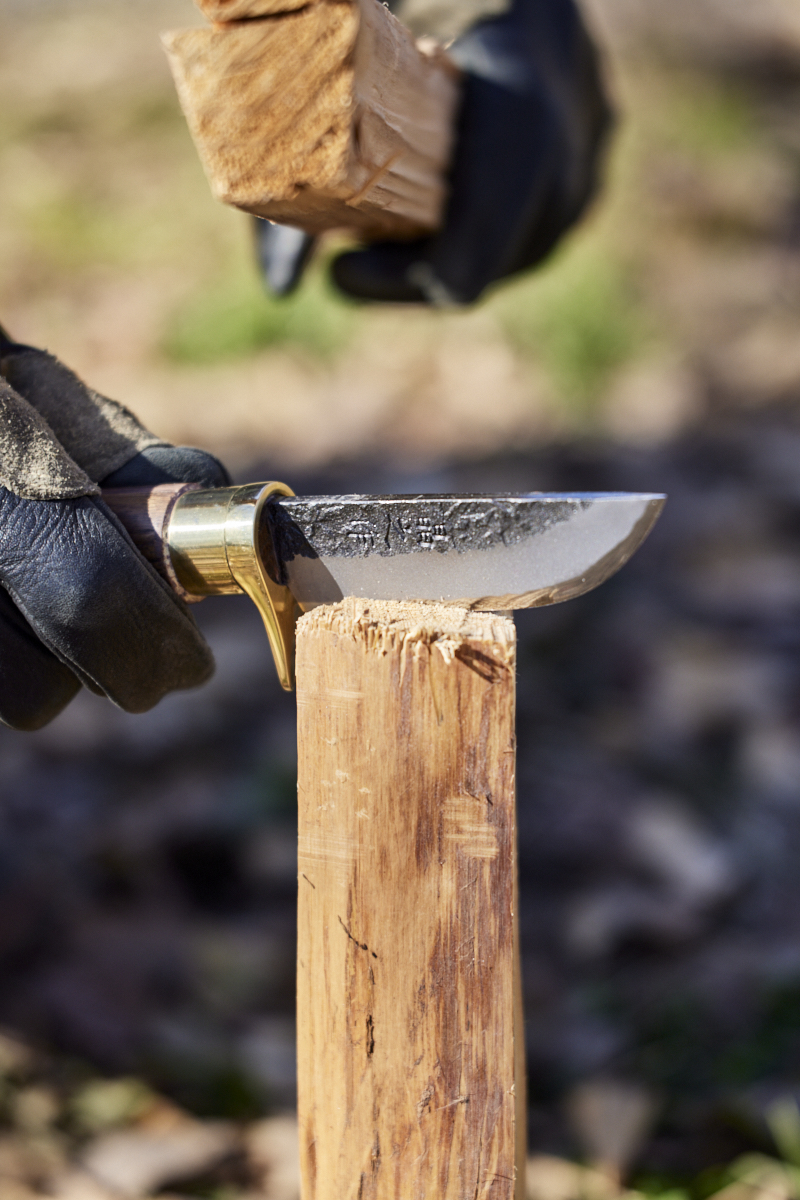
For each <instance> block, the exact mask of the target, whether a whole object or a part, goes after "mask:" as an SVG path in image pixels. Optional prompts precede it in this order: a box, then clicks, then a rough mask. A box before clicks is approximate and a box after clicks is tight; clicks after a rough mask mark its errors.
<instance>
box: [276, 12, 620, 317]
mask: <svg viewBox="0 0 800 1200" xmlns="http://www.w3.org/2000/svg"><path fill="white" fill-rule="evenodd" d="M448 52H449V54H450V55H451V57H452V58H453V59H454V60H455V62H456V63H458V65H459V66H460V67H461V68H462V70H463V71H464V72H465V80H464V91H463V102H462V107H461V113H460V119H459V127H458V133H457V140H456V150H455V160H454V163H453V169H452V173H451V193H450V201H449V204H448V209H447V213H446V217H445V222H444V226H443V228H442V229H441V230H440V231H439V232H438V233H437V234H435V235H434V236H433V237H427V238H421V239H419V240H418V241H413V242H380V243H376V244H374V245H372V246H369V247H367V248H366V249H363V250H355V251H350V252H348V253H345V254H342V255H340V256H339V258H337V259H336V260H335V261H334V263H333V267H332V273H333V278H334V280H335V281H336V283H337V284H338V286H339V287H340V288H341V289H342V291H344V292H346V293H347V294H348V295H350V296H354V297H356V298H357V299H362V300H383V301H390V302H394V303H429V304H435V305H443V304H470V303H472V302H473V301H474V300H476V299H477V298H478V297H479V296H480V295H481V293H482V292H483V291H484V290H485V289H486V288H487V287H488V286H489V285H490V284H491V283H494V282H495V281H497V280H500V279H505V278H507V277H508V276H510V275H515V274H516V273H517V272H519V271H523V270H525V269H526V268H528V267H531V266H533V265H534V264H535V263H537V262H539V261H540V260H541V259H543V258H544V257H545V256H546V255H547V254H548V253H549V252H550V250H551V249H552V248H553V246H554V245H555V243H556V242H557V241H558V239H559V237H560V236H561V234H562V233H564V231H565V230H566V229H567V228H568V227H569V226H570V225H572V224H573V222H574V221H575V220H577V218H578V217H579V216H580V214H581V212H582V210H583V208H584V207H585V205H586V204H587V202H588V200H589V199H590V198H591V196H592V194H593V192H594V190H595V187H596V183H597V176H598V168H599V161H600V158H601V151H602V149H603V146H604V143H605V140H606V135H607V133H608V130H609V127H610V124H611V114H610V110H609V107H608V105H607V103H606V100H605V97H604V94H603V88H602V84H601V80H600V72H599V67H598V61H597V55H596V51H595V49H594V47H593V45H592V43H591V41H590V39H589V36H588V34H587V33H586V30H585V28H584V26H583V23H582V21H581V18H580V14H579V12H578V9H577V7H576V5H575V3H574V0H513V2H512V5H511V7H510V9H509V11H508V12H506V13H504V14H503V15H502V16H498V17H492V18H489V19H486V20H482V21H479V22H478V23H477V24H475V25H474V26H473V27H472V28H471V29H469V30H468V31H467V33H465V34H464V35H462V36H461V37H460V38H458V39H457V40H456V41H455V42H454V43H453V44H452V45H451V46H450V47H449V48H448ZM291 232H292V233H293V234H295V240H296V245H297V249H296V254H297V256H298V265H297V268H294V269H293V268H292V267H291V266H287V265H286V262H285V259H286V251H287V243H286V240H285V239H282V238H281V237H280V233H279V232H278V230H276V229H275V228H274V227H273V228H272V230H271V231H268V232H267V234H266V235H265V240H264V242H263V244H262V249H261V258H262V263H263V264H264V270H265V273H266V274H267V278H268V280H269V278H270V276H274V277H275V279H276V280H277V279H278V278H280V279H285V280H286V281H287V282H286V284H285V286H283V287H281V286H274V285H273V290H274V291H276V292H277V294H279V295H280V294H286V293H288V292H289V291H291V290H292V289H293V287H294V286H295V285H296V283H297V280H298V278H299V275H300V273H301V271H302V267H303V265H304V262H305V260H306V259H307V258H308V256H309V239H305V241H302V240H301V239H302V237H303V235H298V234H296V231H291ZM293 244H294V243H293ZM265 247H266V249H265ZM271 257H272V258H275V259H276V263H278V259H280V262H279V264H278V265H276V266H275V267H274V268H273V269H272V270H271V271H270V270H269V269H268V268H269V266H270V262H271Z"/></svg>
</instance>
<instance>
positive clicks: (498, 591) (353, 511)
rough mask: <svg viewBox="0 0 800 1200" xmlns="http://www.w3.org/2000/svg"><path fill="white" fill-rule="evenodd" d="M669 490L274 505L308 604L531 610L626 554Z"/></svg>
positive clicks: (279, 554) (273, 522) (292, 575)
mask: <svg viewBox="0 0 800 1200" xmlns="http://www.w3.org/2000/svg"><path fill="white" fill-rule="evenodd" d="M664 500H665V497H664V496H662V495H656V494H635V493H625V492H605V493H604V492H599V493H590V492H583V493H577V494H576V493H571V494H564V495H562V494H546V493H530V494H527V495H519V496H305V497H292V498H288V499H282V500H279V501H275V502H274V503H272V504H271V505H270V506H269V518H268V519H269V524H270V530H271V534H272V543H273V547H274V556H273V564H272V569H273V571H274V573H275V576H276V578H278V579H279V580H280V581H281V582H285V583H287V584H288V586H289V587H290V589H291V591H292V593H293V594H294V596H295V598H296V599H297V601H298V603H299V604H300V606H301V608H303V609H309V608H313V607H314V606H316V605H318V604H329V603H334V602H335V601H337V600H341V599H342V598H343V597H345V596H362V597H365V598H369V599H372V600H432V601H438V602H440V603H442V602H443V603H445V604H461V605H464V606H466V607H469V608H479V609H510V608H533V607H537V606H539V605H543V604H555V603H557V602H558V601H560V600H569V599H571V598H572V597H574V596H580V595H582V594H583V593H584V592H588V591H590V590H591V589H592V588H594V587H597V586H598V584H600V583H602V582H603V581H604V580H605V579H608V577H609V576H610V575H613V574H614V572H615V571H618V570H619V568H620V567H621V566H622V565H623V564H624V563H625V562H627V560H628V559H629V558H630V556H631V555H632V554H633V553H634V551H635V550H636V549H637V547H638V546H639V545H641V543H642V542H643V541H644V539H645V537H646V536H647V534H648V533H649V532H650V530H651V529H652V527H653V525H654V524H655V521H656V519H657V518H658V516H659V513H660V512H661V509H662V508H663V505H664Z"/></svg>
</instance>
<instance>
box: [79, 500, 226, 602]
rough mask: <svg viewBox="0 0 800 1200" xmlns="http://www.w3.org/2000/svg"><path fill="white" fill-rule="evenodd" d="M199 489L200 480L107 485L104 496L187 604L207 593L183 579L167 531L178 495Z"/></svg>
mask: <svg viewBox="0 0 800 1200" xmlns="http://www.w3.org/2000/svg"><path fill="white" fill-rule="evenodd" d="M199 490H200V484H199V483H159V484H156V486H155V487H127V488H103V492H102V499H103V500H104V501H105V503H106V504H107V505H108V507H109V508H110V509H111V511H112V512H113V513H114V515H115V516H116V517H117V518H118V519H119V520H120V521H121V522H122V524H123V525H124V526H125V528H126V530H127V531H128V533H129V534H130V536H131V538H132V539H133V541H134V543H135V545H136V548H137V549H138V550H139V552H140V554H142V555H144V557H145V558H146V559H147V561H148V562H149V563H152V565H153V566H154V567H155V569H156V570H157V571H158V573H159V575H161V577H162V578H163V579H166V581H167V583H168V584H169V585H170V587H171V588H172V589H173V590H174V591H175V592H177V593H178V595H179V596H180V597H181V599H182V600H185V601H186V602H187V604H197V603H198V601H200V600H202V599H203V597H202V596H194V595H192V593H191V592H187V590H186V588H185V587H183V585H182V584H181V583H180V582H179V580H178V577H177V575H176V574H175V569H174V567H173V565H172V559H171V557H170V552H169V545H168V544H167V541H166V538H165V534H166V529H167V526H168V524H169V518H170V516H171V514H172V510H173V508H174V507H175V502H176V500H177V499H178V497H179V496H185V495H186V493H187V492H196V491H199Z"/></svg>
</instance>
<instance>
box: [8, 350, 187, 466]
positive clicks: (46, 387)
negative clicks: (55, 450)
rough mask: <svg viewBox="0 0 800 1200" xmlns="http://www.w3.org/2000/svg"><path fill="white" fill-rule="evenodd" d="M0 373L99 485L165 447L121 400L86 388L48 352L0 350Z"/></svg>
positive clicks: (161, 439) (160, 439)
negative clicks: (154, 449)
mask: <svg viewBox="0 0 800 1200" xmlns="http://www.w3.org/2000/svg"><path fill="white" fill-rule="evenodd" d="M0 371H2V374H3V375H4V376H5V378H6V380H7V381H8V383H9V384H10V385H11V387H12V388H13V389H14V390H15V391H16V392H17V393H18V394H19V395H20V396H23V397H24V398H25V399H26V400H27V401H28V403H29V404H31V405H32V406H33V407H34V408H35V409H36V410H37V412H38V413H39V414H40V415H41V416H42V417H43V418H44V419H45V421H46V422H47V424H48V425H49V426H50V428H51V429H52V431H53V433H54V434H55V436H56V438H57V439H58V441H59V442H60V443H61V445H62V446H63V447H64V449H65V450H66V452H67V454H69V455H70V457H71V458H72V459H74V461H75V462H76V463H77V464H78V466H80V467H81V468H82V469H83V470H84V471H85V472H86V474H87V475H88V476H89V477H90V478H91V479H93V480H94V481H95V482H97V481H99V480H100V479H105V478H106V476H107V475H110V474H111V472H112V471H116V470H117V468H119V467H121V466H122V465H123V464H124V463H126V462H128V461H129V460H130V459H131V458H133V457H134V456H135V455H136V454H138V453H139V452H140V451H142V450H145V449H147V448H148V447H150V446H163V445H164V444H165V443H164V440H163V438H158V437H155V436H154V434H152V433H150V432H149V431H148V430H147V429H145V428H144V426H143V425H142V424H141V423H140V422H139V421H138V420H137V419H136V417H135V416H134V415H133V413H131V412H129V411H128V409H127V408H125V407H123V405H121V404H118V403H117V402H116V400H109V399H107V398H106V397H105V396H101V395H100V394H99V392H95V391H93V389H92V388H90V387H87V386H86V384H85V383H83V381H82V380H81V379H79V378H78V376H77V375H75V374H74V372H73V371H70V369H69V368H68V367H65V366H64V364H63V363H62V362H59V360H58V359H57V358H54V357H53V356H52V354H47V353H46V351H44V350H35V349H33V348H32V347H30V346H18V345H13V346H11V347H8V346H6V347H5V348H3V349H2V350H0Z"/></svg>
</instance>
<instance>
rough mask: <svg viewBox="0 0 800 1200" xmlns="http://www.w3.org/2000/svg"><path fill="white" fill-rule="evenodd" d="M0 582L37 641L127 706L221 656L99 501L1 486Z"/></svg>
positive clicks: (203, 673) (191, 683) (198, 673)
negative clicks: (32, 495)
mask: <svg viewBox="0 0 800 1200" xmlns="http://www.w3.org/2000/svg"><path fill="white" fill-rule="evenodd" d="M0 528H2V529H3V535H4V536H3V543H2V547H0V583H2V584H3V586H4V587H6V588H7V590H8V591H9V593H10V594H11V596H12V598H13V599H14V601H15V603H16V605H17V607H18V608H19V609H20V611H21V612H22V613H23V615H24V616H25V617H26V619H27V620H28V621H29V623H30V625H31V626H32V628H33V630H34V632H35V633H36V635H37V636H38V637H39V638H40V640H41V641H42V642H43V643H44V644H45V645H46V646H47V647H48V648H49V649H50V650H51V651H52V652H53V653H54V654H55V655H56V656H57V657H58V658H59V659H60V660H61V661H62V662H63V663H65V664H66V665H67V666H68V667H69V668H70V669H71V670H73V671H74V672H75V674H76V675H77V676H78V678H79V679H80V680H81V681H82V682H84V683H85V684H86V685H87V686H88V687H91V688H92V689H93V690H99V691H101V692H102V693H104V694H105V695H106V696H108V697H109V699H111V700H113V701H114V703H115V704H118V705H119V706H120V707H121V708H124V709H127V710H128V711H129V712H144V711H145V710H147V709H149V708H152V707H153V705H155V704H157V703H158V701H159V700H160V699H161V698H162V697H163V696H164V695H165V694H166V693H167V692H170V691H173V690H175V689H178V688H189V687H197V686H198V685H200V684H202V683H204V682H205V681H206V680H207V679H208V678H209V677H210V675H211V673H212V671H213V668H214V660H213V658H212V655H211V651H210V649H209V647H208V646H207V644H206V642H205V641H204V639H203V637H202V635H201V634H200V631H199V630H198V628H197V626H196V625H195V623H194V621H193V619H192V618H191V616H190V615H189V613H188V610H187V609H186V607H185V605H184V604H182V603H181V601H180V600H178V598H177V597H176V596H175V595H174V593H172V592H171V591H170V589H169V587H168V586H167V584H166V583H164V582H163V581H162V580H161V579H160V578H159V577H158V575H157V574H156V572H155V571H154V570H153V569H152V568H151V567H150V566H149V564H148V563H146V562H145V561H144V559H142V557H141V556H140V555H139V553H138V551H137V550H136V548H135V547H134V545H133V543H132V542H131V541H130V538H129V537H128V535H127V534H126V533H125V531H124V529H123V528H122V526H121V525H120V524H119V522H118V521H117V520H116V518H115V517H114V516H113V515H112V514H111V512H110V511H109V510H108V509H107V508H106V506H105V505H104V504H103V503H102V501H99V500H95V499H93V498H89V497H83V498H80V499H77V500H64V501H44V502H41V501H31V500H21V499H20V498H19V497H18V496H15V495H13V494H12V493H10V492H8V491H6V490H4V489H3V490H0Z"/></svg>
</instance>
